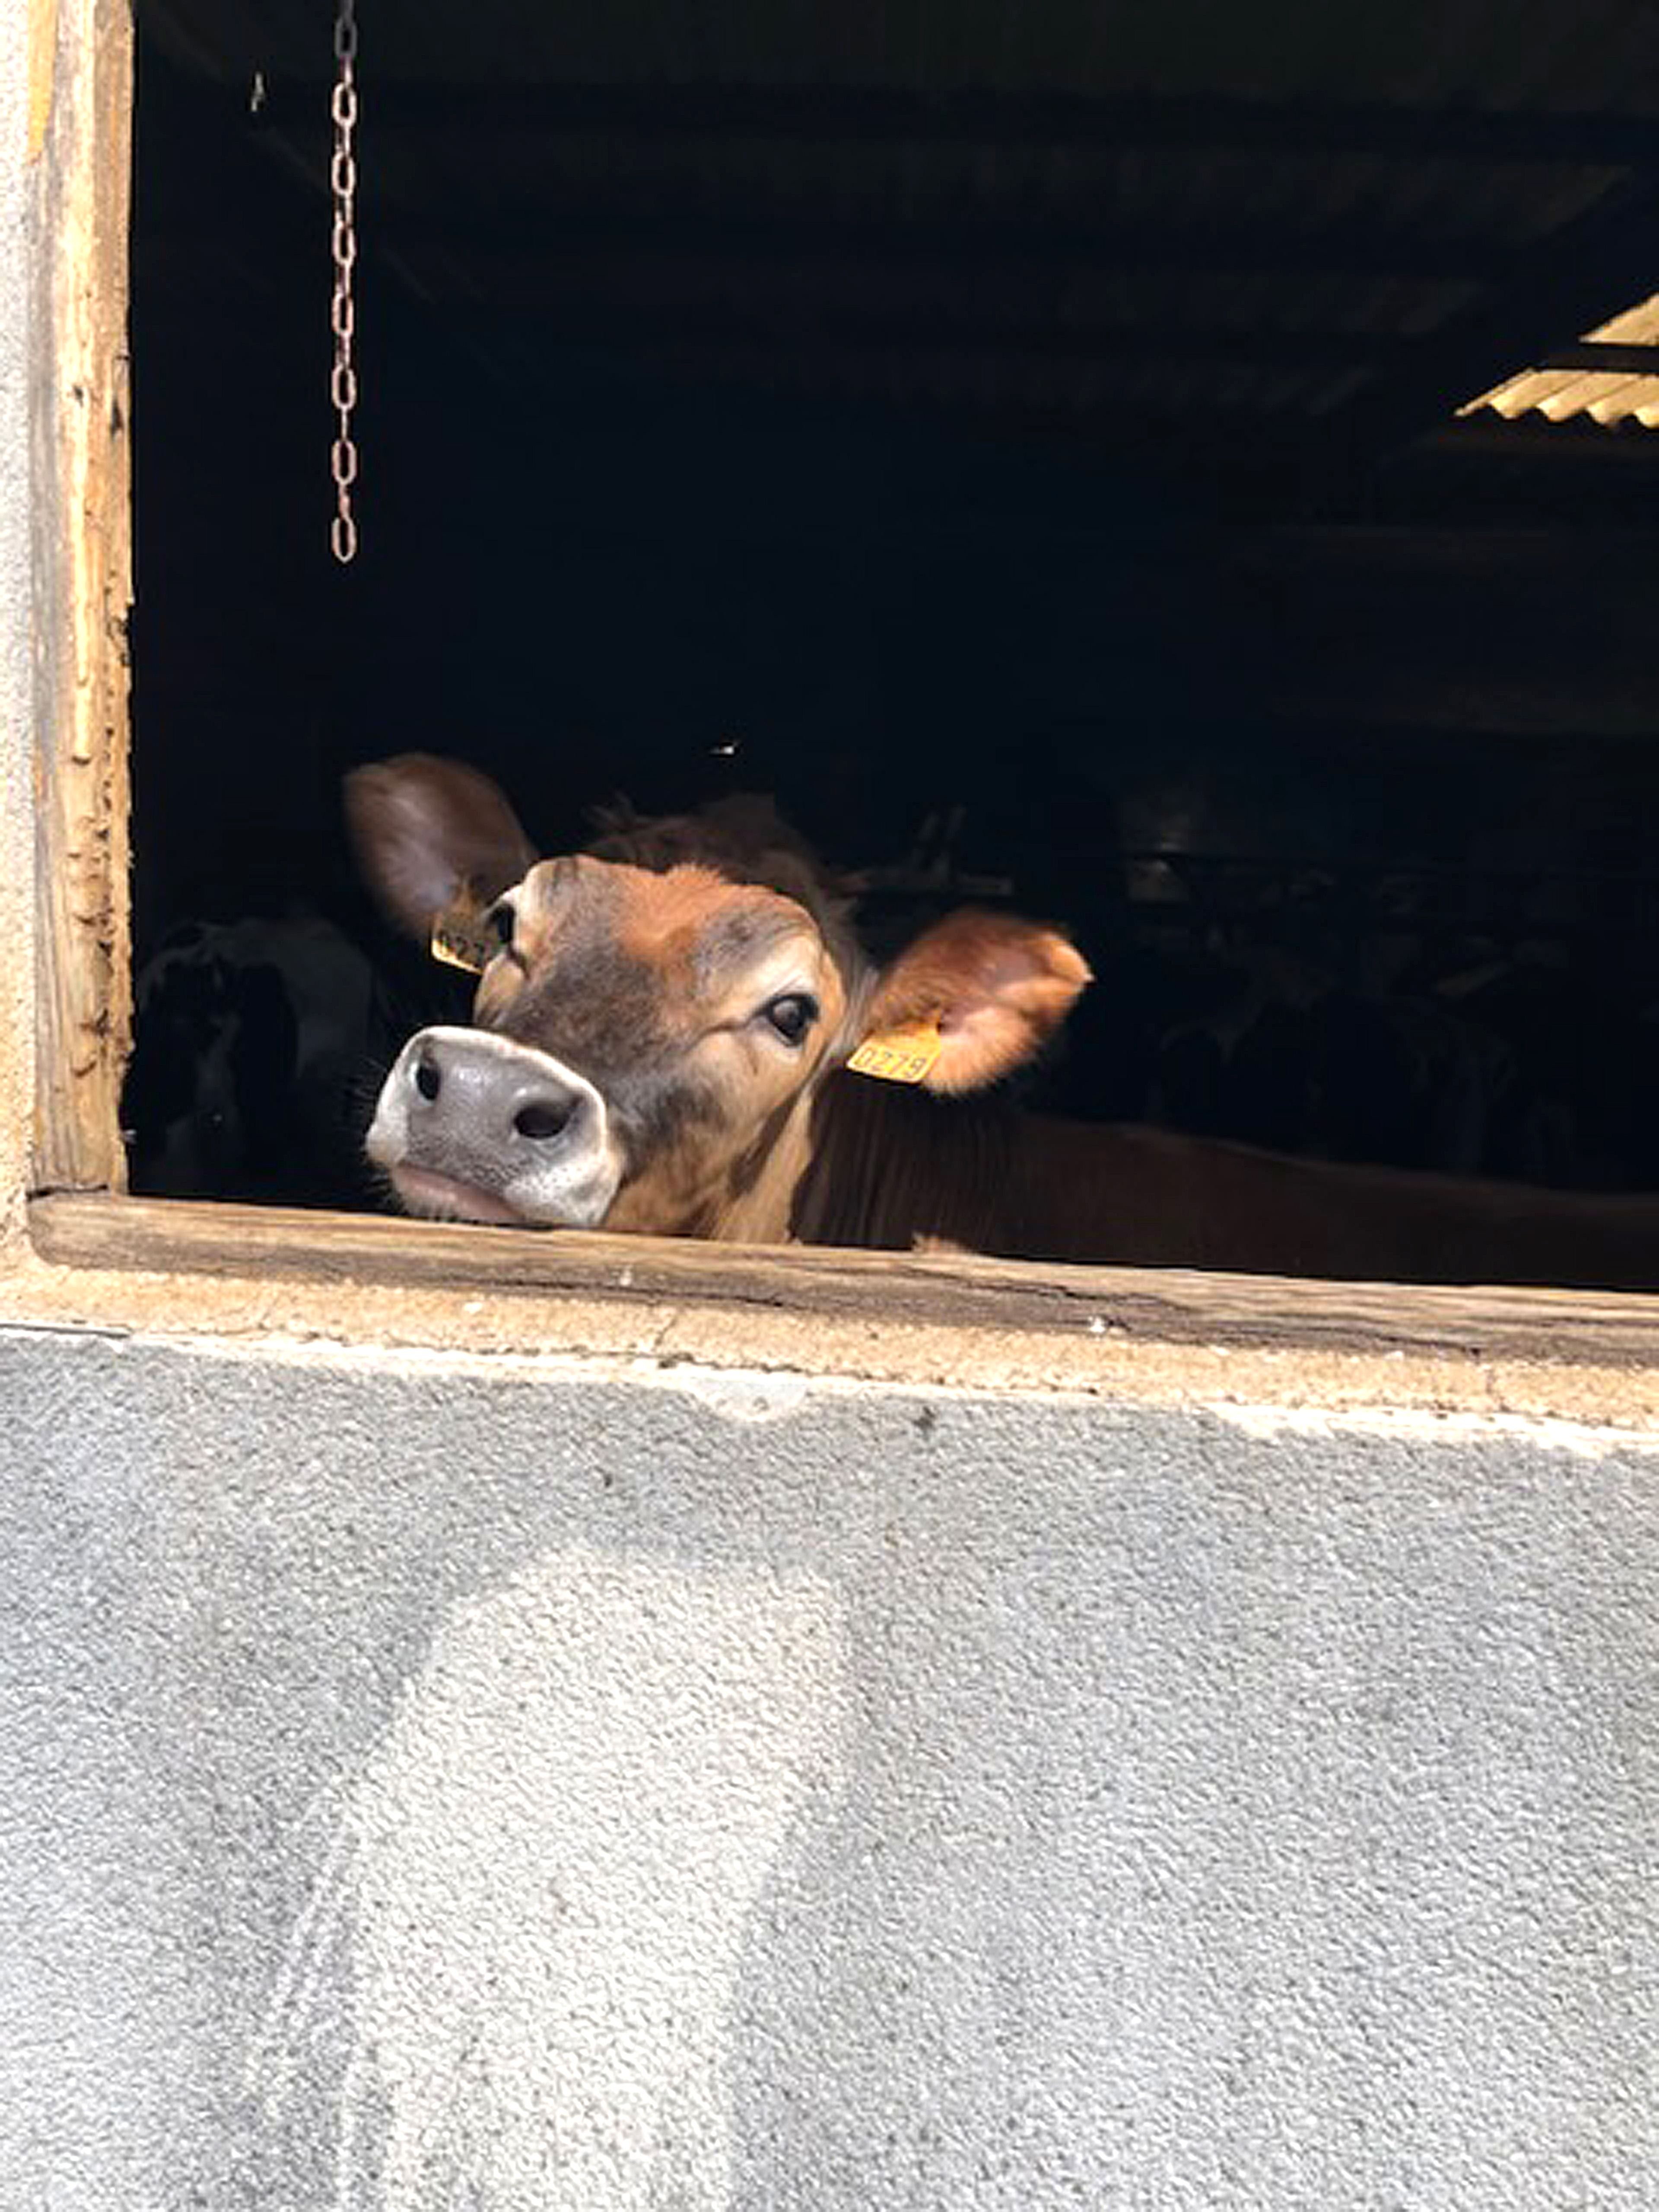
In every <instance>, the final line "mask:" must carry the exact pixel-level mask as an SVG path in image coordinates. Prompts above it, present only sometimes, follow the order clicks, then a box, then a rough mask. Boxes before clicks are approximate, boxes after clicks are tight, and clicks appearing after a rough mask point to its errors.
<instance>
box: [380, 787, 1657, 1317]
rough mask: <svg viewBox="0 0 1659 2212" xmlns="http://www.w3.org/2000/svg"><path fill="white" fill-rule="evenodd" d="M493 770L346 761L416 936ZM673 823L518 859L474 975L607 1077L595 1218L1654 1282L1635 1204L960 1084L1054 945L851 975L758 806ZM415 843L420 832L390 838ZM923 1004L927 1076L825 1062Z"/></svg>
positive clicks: (1453, 1273)
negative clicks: (614, 1148)
mask: <svg viewBox="0 0 1659 2212" xmlns="http://www.w3.org/2000/svg"><path fill="white" fill-rule="evenodd" d="M438 771H441V773H439V772H438ZM452 771H453V773H452ZM405 777H406V778H408V779H410V789H408V790H404V789H403V788H402V787H401V785H400V778H405ZM493 791H494V787H493V786H488V785H485V784H484V783H483V779H481V778H476V777H473V776H472V775H471V771H467V770H457V769H455V765H454V764H453V763H432V762H430V761H428V760H427V759H425V758H424V757H416V758H415V759H413V760H412V761H406V762H404V763H397V762H392V763H384V764H383V765H382V768H381V769H380V770H378V771H377V770H361V771H359V772H358V775H357V776H356V777H355V778H354V779H353V796H352V799H351V800H350V804H351V805H352V807H353V809H354V814H353V826H354V833H355V834H358V836H359V849H360V852H361V853H362V854H363V857H364V862H365V866H366V868H367V870H368V872H369V874H370V876H371V879H372V880H374V882H375V883H376V884H377V885H378V886H379V888H380V890H381V894H382V896H384V897H386V900H387V902H388V904H389V905H390V906H392V909H393V911H394V912H397V913H399V914H400V915H402V916H403V918H404V921H405V924H406V926H408V927H414V928H416V929H418V930H419V931H420V932H421V933H424V931H425V929H426V927H428V924H429V921H430V916H429V915H425V914H422V913H420V912H419V911H411V908H410V897H411V891H410V886H411V885H423V886H425V887H426V888H425V890H423V891H422V893H421V896H431V895H432V892H433V887H434V886H440V887H441V885H442V884H443V883H444V882H446V881H447V880H448V879H449V878H452V877H453V875H455V874H456V873H457V872H459V870H461V869H462V868H464V867H465V866H479V865H482V866H485V868H486V871H487V872H488V871H489V870H492V869H499V867H500V866H501V865H503V864H504V862H505V860H507V858H508V857H509V856H511V855H512V854H513V853H514V852H515V850H516V849H517V845H516V842H515V841H517V840H521V839H522V835H523V833H522V832H521V831H520V830H519V829H518V826H517V823H516V820H515V818H514V817H513V814H512V811H511V810H510V809H509V808H508V807H507V804H506V801H505V800H504V799H500V796H499V794H495V797H494V799H493V800H492V799H491V798H490V796H489V794H490V793H493ZM446 806H452V807H453V812H454V816H455V819H454V822H453V825H451V826H452V827H453V836H452V837H451V839H450V842H448V843H446V842H445V835H444V833H445V826H446V825H445V809H446ZM695 819H696V817H689V818H683V819H682V820H680V821H679V822H678V823H673V824H671V825H667V827H666V828H665V829H664V828H663V827H662V826H661V825H659V827H658V829H656V830H653V827H652V825H649V824H640V823H635V824H632V825H630V826H629V828H628V829H627V830H626V832H623V831H622V830H617V831H615V832H614V833H613V835H614V836H616V837H617V838H618V839H623V838H625V839H626V840H627V841H629V849H631V850H632V851H634V852H635V853H637V854H640V855H641V859H642V860H647V862H648V863H654V864H655V865H641V863H640V861H636V860H623V859H622V858H621V857H620V856H617V857H615V858H611V859H608V860H602V859H599V858H596V857H592V856H585V857H579V858H576V859H574V860H562V861H557V862H543V863H540V864H539V865H538V866H534V867H533V868H531V869H530V870H529V871H528V872H527V873H526V872H524V870H523V869H522V868H521V869H520V875H521V876H522V878H523V880H522V881H516V887H515V888H514V889H513V891H512V892H511V894H510V898H511V903H512V905H513V910H514V913H515V915H516V916H517V926H516V931H515V939H514V944H513V947H512V950H511V952H510V954H509V955H508V956H507V957H501V958H498V959H497V960H495V962H494V963H493V964H492V966H491V967H490V969H489V972H488V974H487V975H486V976H485V977H484V979H483V982H482V984H481V986H480V989H479V993H478V999H477V1009H476V1018H477V1021H478V1022H479V1023H480V1024H483V1025H484V1026H486V1027H489V1028H491V1029H495V1030H499V1031H500V1032H501V1033H502V1034H503V1035H505V1036H508V1037H511V1038H517V1039H518V1040H520V1042H527V1043H532V1044H535V1045H536V1046H538V1048H540V1049H542V1050H543V1051H544V1052H548V1053H551V1054H553V1055H554V1056H555V1057H556V1058H558V1059H562V1060H564V1061H565V1062H566V1063H567V1064H568V1066H571V1067H573V1068H575V1069H577V1070H578V1071H580V1073H582V1074H584V1075H585V1076H586V1078H587V1079H588V1080H589V1081H590V1082H592V1083H593V1084H594V1085H597V1087H598V1088H599V1090H600V1091H601V1092H602V1093H603V1095H604V1097H605V1104H606V1109H607V1112H608V1113H609V1115H611V1119H612V1121H613V1122H614V1124H615V1126H616V1127H617V1129H618V1130H619V1131H620V1132H621V1133H622V1137H623V1140H624V1142H625V1146H626V1148H627V1155H628V1159H629V1171H628V1173H627V1175H626V1176H624V1179H623V1183H622V1185H621V1188H620V1189H619V1190H618V1193H617V1197H616V1199H615V1200H614V1201H613V1203H612V1205H611V1210H610V1212H609V1213H608V1214H607V1215H606V1217H605V1225H606V1226H607V1227H610V1228H614V1229H636V1230H641V1231H657V1232H659V1233H662V1232H667V1233H673V1234H679V1235H684V1236H697V1237H724V1238H732V1239H747V1240H750V1241H756V1242H772V1241H775V1240H779V1239H781V1238H783V1237H790V1236H793V1237H799V1238H802V1239H804V1240H805V1241H808V1242H814V1243H821V1242H828V1243H854V1244H863V1245H875V1246H882V1247H891V1248H896V1249H910V1248H913V1247H919V1248H920V1249H935V1250H936V1249H962V1248H966V1249H970V1250H976V1251H988V1252H997V1253H1005V1254H1009V1255H1016V1256H1024V1257H1030V1258H1042V1257H1050V1258H1057V1259H1080V1260H1110V1261H1122V1262H1127V1263H1137V1264H1142V1265H1155V1266H1180V1267H1212V1268H1243V1269H1255V1270H1259V1271H1264V1272H1279V1273H1308V1274H1315V1275H1328V1276H1337V1277H1341V1276H1348V1277H1373V1278H1377V1279H1395V1280H1401V1281H1425V1282H1480V1281H1487V1282H1502V1281H1508V1282H1520V1283H1527V1282H1534V1283H1554V1284H1558V1285H1569V1284H1586V1285H1604V1286H1608V1287H1638V1288H1650V1287H1653V1286H1655V1285H1659V1198H1654V1197H1638V1198H1628V1199H1626V1198H1581V1197H1577V1196H1576V1195H1570V1194H1563V1193H1555V1192H1548V1191H1536V1190H1526V1189H1522V1188H1516V1187H1511V1186H1501V1185H1497V1184H1486V1183H1478V1182H1455V1181H1452V1180H1451V1179H1449V1178H1442V1177H1438V1176H1423V1175H1408V1174H1404V1173H1396V1172H1393V1171H1389V1170H1372V1169H1364V1168H1349V1167H1337V1166H1333V1165H1330V1164H1326V1163H1322V1162H1318V1161H1309V1160H1294V1159H1285V1158H1278V1157H1276V1156H1275V1155H1273V1154H1271V1153H1267V1152H1254V1151H1251V1150H1249V1149H1248V1148H1246V1147H1244V1146H1230V1145H1221V1144H1213V1143H1205V1142H1201V1141H1198V1140H1194V1139H1185V1138H1181V1137H1175V1136H1170V1135H1166V1134H1164V1133H1159V1132H1157V1131H1152V1130H1145V1129H1121V1128H1110V1127H1090V1126H1087V1125H1085V1124H1081V1123H1075V1122H1064V1121H1044V1120H1042V1119H1039V1118H1037V1117H1035V1116H1031V1115H1024V1114H1021V1113H1019V1112H1018V1111H1017V1110H1015V1109H1013V1108H1012V1106H1011V1105H1010V1104H1009V1103H1007V1102H1006V1100H1005V1099H1003V1098H1001V1097H998V1096H997V1095H995V1094H994V1093H993V1094H992V1095H991V1096H990V1097H960V1096H957V1095H955V1094H959V1093H963V1092H967V1091H975V1090H978V1089H980V1088H981V1086H983V1085H986V1084H987V1083H989V1082H991V1081H993V1080H994V1079H995V1078H996V1077H998V1076H1000V1075H1001V1074H1003V1073H1006V1071H1007V1070H1008V1069H1010V1068H1012V1067H1013V1066H1017V1065H1018V1064H1019V1062H1020V1061H1022V1060H1024V1059H1026V1058H1028V1057H1029V1056H1030V1054H1031V1053H1032V1052H1033V1051H1035V1050H1036V1048H1038V1047H1039V1045H1040V1044H1041V1043H1042V1041H1043V1039H1044V1038H1045V1037H1047V1036H1048V1035H1049V1034H1050V1033H1051V1032H1052V1031H1053V1030H1054V1028H1055V1027H1056V1026H1057V1025H1058V1024H1059V1023H1060V1021H1061V1020H1062V1019H1063V1018H1064V1017H1065V1015H1066V1012H1067V1011H1068V1010H1069V1009H1070V1007H1071V1005H1072V1003H1073V1000H1075V998H1076V996H1077V994H1078V993H1079V991H1080V990H1081V989H1082V988H1083V987H1084V985H1085V983H1086V982H1087V981H1088V980H1089V971H1088V969H1087V967H1086V965H1085V963H1084V961H1083V959H1082V957H1081V955H1080V954H1079V953H1078V952H1077V951H1076V950H1075V948H1074V947H1073V945H1070V944H1069V943H1068V942H1067V941H1066V939H1065V937H1064V936H1062V935H1061V934H1060V932H1059V931H1057V930H1054V929H1052V928H1048V927H1043V926H1042V925H1040V924H1037V923H1035V922H1027V921H1018V920H1017V919H1015V918H1013V917H1010V916H1006V915H994V914H986V913H976V912H972V911H967V912H963V913H961V914H957V915H951V916H948V917H947V918H946V919H945V921H942V922H940V923H939V924H937V925H936V926H935V927H933V928H932V929H930V930H928V931H927V932H926V933H924V934H923V935H922V936H921V938H920V939H917V940H916V942H915V944H914V945H911V946H910V947H909V948H908V951H905V952H904V953H902V954H901V955H900V956H899V957H898V959H897V960H896V961H895V962H894V963H892V965H891V966H890V969H888V970H887V972H886V974H885V975H883V976H881V977H880V978H872V975H871V974H870V971H869V969H868V967H867V965H866V963H865V961H864V959H863V957H862V955H861V954H860V952H859V951H858V949H857V947H856V945H854V942H853V940H852V939H851V938H850V935H849V934H848V932H847V929H846V927H845V921H844V914H843V911H842V908H840V905H839V902H838V900H837V898H836V895H835V891H834V890H833V887H832V886H831V885H830V884H829V882H828V879H826V878H823V877H822V876H821V875H820V876H817V877H815V876H814V874H813V872H812V871H811V867H810V866H807V865H806V864H805V863H804V862H803V860H802V857H801V854H800V853H799V851H798V850H793V849H791V848H790V846H789V845H788V844H787V842H781V841H780V840H779V838H778V837H777V836H776V835H775V832H776V830H777V829H778V827H779V825H777V824H776V823H775V817H770V816H768V817H766V818H765V819H764V820H763V819H761V818H760V817H755V816H753V815H750V816H746V817H736V818H734V819H731V820H728V821H727V822H726V823H725V824H724V825H723V826H720V825H717V826H716V829H715V831H714V833H712V834H711V836H710V839H709V849H708V852H707V853H706V854H703V855H702V857H700V858H692V857H689V856H688V852H687V848H688V847H690V848H695V842H696V840H695V833H694V830H693V829H692V828H691V827H690V823H691V822H694V821H695ZM411 840H413V841H414V842H415V844H416V847H417V848H419V847H421V845H422V841H425V843H426V844H428V845H430V846H432V847H433V848H435V849H433V850H429V851H428V850H422V849H416V851H415V852H414V853H413V854H411V853H410V852H409V851H408V850H406V849H404V848H406V847H407V846H408V845H409V843H410V841H411ZM387 848H389V849H387ZM728 854H732V855H735V857H731V858H729V859H728V857H727V855H728ZM803 870H804V871H805V872H804V874H803ZM791 885H794V886H797V887H799V890H801V893H802V896H799V897H797V896H793V893H792V890H790V888H788V887H789V886H791ZM499 887H500V886H499V885H497V886H496V888H499ZM808 990H810V991H811V994H813V995H814V996H815V997H816V998H817V1000H819V1001H820V1003H821V1006H822V1009H823V1012H822V1018H821V1019H820V1020H819V1021H818V1022H817V1024H816V1025H815V1026H814V1027H813V1029H812V1030H811V1032H810V1034H809V1036H808V1037H807V1039H806V1041H805V1042H804V1043H803V1044H802V1046H801V1047H800V1048H799V1050H798V1051H791V1050H787V1049H786V1048H783V1047H782V1046H781V1043H780V1042H779V1040H778V1039H777V1036H776V1035H775V1032H773V1033H771V1034H770V1035H769V1033H768V1031H767V1030H766V1027H765V1020H764V1009H765V1006H766V1004H767V1003H768V994H769V993H774V992H781V993H786V994H787V993H795V992H801V991H808ZM918 1021H937V1022H938V1024H939V1035H940V1050H939V1058H938V1060H937V1061H936V1063H935V1064H934V1066H933V1069H932V1070H931V1072H930V1073H929V1075H928V1078H927V1088H926V1090H907V1089H902V1088H900V1087H898V1086H896V1085H890V1084H886V1083H881V1082H877V1081H873V1080H871V1079H866V1078H864V1077H861V1076H858V1075H854V1074H852V1073H848V1072H847V1071H846V1070H845V1069H844V1068H843V1067H842V1062H843V1061H844V1060H845V1059H846V1057H847V1055H848V1053H849V1052H851V1051H852V1049H853V1048H854V1046H855V1045H856V1044H857V1043H858V1042H860V1039H861V1038H863V1037H864V1036H867V1035H869V1034H870V1033H871V1032H872V1030H876V1031H880V1030H884V1029H890V1028H894V1027H897V1026H902V1025H905V1024H911V1023H915V1022H918Z"/></svg>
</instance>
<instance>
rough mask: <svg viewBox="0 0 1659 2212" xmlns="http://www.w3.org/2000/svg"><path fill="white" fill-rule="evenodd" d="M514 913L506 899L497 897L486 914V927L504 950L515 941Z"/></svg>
mask: <svg viewBox="0 0 1659 2212" xmlns="http://www.w3.org/2000/svg"><path fill="white" fill-rule="evenodd" d="M484 927H485V928H486V929H487V930H488V931H489V933H490V935H491V936H492V937H493V938H494V939H495V942H496V944H497V945H500V946H501V950H502V951H506V949H507V946H508V945H511V944H512V942H513V909H512V908H511V907H510V906H509V905H508V904H507V901H506V900H505V899H497V900H496V902H495V905H494V906H492V907H491V908H490V909H489V913H488V914H487V915H485V916H484Z"/></svg>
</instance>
